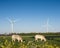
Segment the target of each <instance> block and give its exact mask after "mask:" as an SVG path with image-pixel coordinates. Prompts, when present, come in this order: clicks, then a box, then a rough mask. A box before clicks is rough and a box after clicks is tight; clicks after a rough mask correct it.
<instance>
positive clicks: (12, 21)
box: [8, 19, 16, 33]
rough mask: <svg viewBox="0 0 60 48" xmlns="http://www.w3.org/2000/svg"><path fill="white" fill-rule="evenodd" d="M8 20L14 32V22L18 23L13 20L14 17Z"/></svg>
mask: <svg viewBox="0 0 60 48" xmlns="http://www.w3.org/2000/svg"><path fill="white" fill-rule="evenodd" d="M8 20H9V22H10V23H11V29H12V33H14V23H16V20H12V19H8Z"/></svg>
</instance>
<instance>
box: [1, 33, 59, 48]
mask: <svg viewBox="0 0 60 48" xmlns="http://www.w3.org/2000/svg"><path fill="white" fill-rule="evenodd" d="M36 34H42V35H44V36H45V37H46V39H47V41H46V42H44V41H41V40H38V41H35V38H34V36H35V35H36ZM19 35H21V36H22V38H23V42H18V41H17V40H16V41H15V42H12V39H11V35H4V36H3V35H1V36H0V48H60V33H20V34H19Z"/></svg>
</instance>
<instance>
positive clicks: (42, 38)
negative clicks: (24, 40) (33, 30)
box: [35, 35, 46, 41]
mask: <svg viewBox="0 0 60 48" xmlns="http://www.w3.org/2000/svg"><path fill="white" fill-rule="evenodd" d="M38 39H40V40H41V41H46V38H45V36H44V35H35V40H38Z"/></svg>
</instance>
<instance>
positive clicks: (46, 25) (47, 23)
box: [42, 18, 52, 33]
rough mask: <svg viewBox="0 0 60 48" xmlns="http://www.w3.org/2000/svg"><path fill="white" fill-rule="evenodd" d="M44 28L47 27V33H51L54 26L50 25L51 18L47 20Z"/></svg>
mask: <svg viewBox="0 0 60 48" xmlns="http://www.w3.org/2000/svg"><path fill="white" fill-rule="evenodd" d="M42 27H45V28H46V32H47V33H48V32H49V28H52V26H51V25H50V24H49V18H48V19H47V22H46V24H45V25H43V26H42Z"/></svg>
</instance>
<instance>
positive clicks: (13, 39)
mask: <svg viewBox="0 0 60 48" xmlns="http://www.w3.org/2000/svg"><path fill="white" fill-rule="evenodd" d="M15 40H18V42H19V41H21V42H22V41H23V40H22V37H21V36H19V35H12V41H15Z"/></svg>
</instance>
